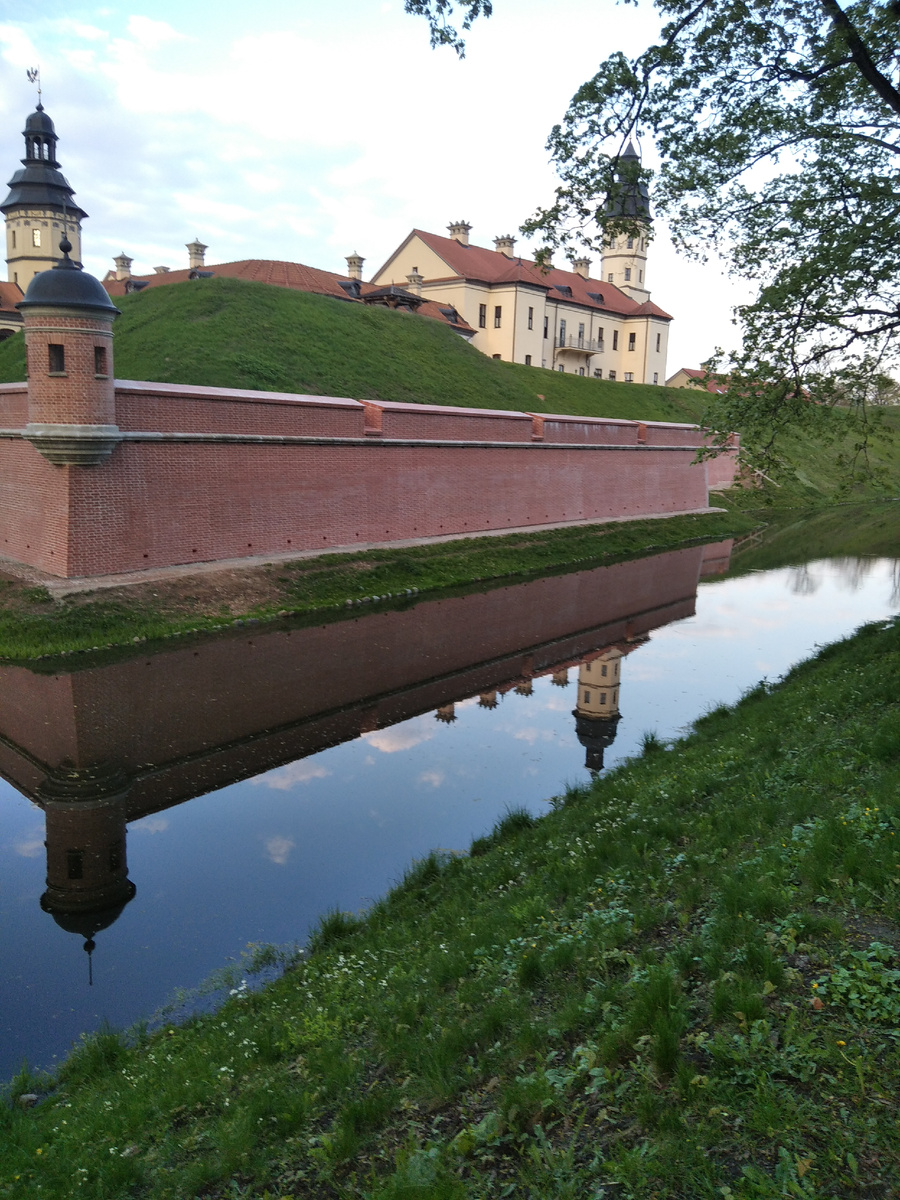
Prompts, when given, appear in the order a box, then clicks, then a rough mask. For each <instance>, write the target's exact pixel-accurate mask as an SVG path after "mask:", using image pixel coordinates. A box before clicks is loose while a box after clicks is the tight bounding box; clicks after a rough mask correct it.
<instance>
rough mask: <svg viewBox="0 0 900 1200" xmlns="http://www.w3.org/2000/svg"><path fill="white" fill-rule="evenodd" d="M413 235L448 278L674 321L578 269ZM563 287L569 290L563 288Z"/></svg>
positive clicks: (435, 236)
mask: <svg viewBox="0 0 900 1200" xmlns="http://www.w3.org/2000/svg"><path fill="white" fill-rule="evenodd" d="M410 236H415V237H418V238H420V239H421V240H422V241H423V242H424V243H425V245H426V246H428V248H429V249H430V250H433V251H434V253H435V254H437V255H438V256H439V257H440V258H441V259H443V261H444V262H445V263H446V264H447V266H448V267H449V268H450V270H451V272H453V274H452V275H451V276H449V278H454V279H472V280H475V279H477V280H481V281H482V282H484V283H489V284H503V283H523V284H528V285H530V286H532V287H536V288H540V289H542V290H543V291H545V292H546V293H547V297H548V299H550V300H565V301H568V302H569V303H572V304H578V305H580V306H581V307H583V308H592V309H596V310H598V311H600V312H611V313H618V314H620V315H622V316H624V317H644V316H653V317H660V318H661V319H663V320H666V321H671V320H672V317H671V315H670V314H669V313H667V312H666V311H665V310H664V309H662V308H660V307H659V305H657V304H654V303H653V302H652V301H650V300H647V301H645V302H644V303H643V304H639V303H638V302H637V301H636V300H633V299H632V298H631V296H629V295H627V294H626V293H625V292H623V291H620V289H619V288H617V287H616V286H615V284H612V283H604V282H603V281H602V280H600V279H585V278H584V276H582V275H579V274H578V272H577V271H562V270H560V269H559V268H558V267H551V268H550V269H549V270H546V271H545V270H542V269H541V268H540V267H539V266H537V264H536V263H534V262H532V261H531V260H530V259H526V258H508V257H507V256H506V255H505V254H502V253H501V252H500V251H499V250H488V249H487V248H486V247H485V246H471V245H470V246H464V245H463V244H462V243H461V242H458V241H457V240H456V238H448V237H441V236H440V235H439V234H436V233H426V232H425V231H424V230H422V229H414V230H413V232H412V234H411V235H410ZM382 269H383V268H382ZM430 282H437V281H433V280H429V283H430ZM563 288H566V289H568V291H562V290H560V289H563ZM598 297H600V298H599V299H598Z"/></svg>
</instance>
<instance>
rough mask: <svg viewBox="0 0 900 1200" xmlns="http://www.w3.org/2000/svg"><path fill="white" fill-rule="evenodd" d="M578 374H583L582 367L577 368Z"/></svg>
mask: <svg viewBox="0 0 900 1200" xmlns="http://www.w3.org/2000/svg"><path fill="white" fill-rule="evenodd" d="M578 374H579V375H583V374H584V367H579V368H578Z"/></svg>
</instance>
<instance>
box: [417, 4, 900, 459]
mask: <svg viewBox="0 0 900 1200" xmlns="http://www.w3.org/2000/svg"><path fill="white" fill-rule="evenodd" d="M654 4H655V7H656V9H657V11H658V12H659V14H660V16H661V18H662V21H663V28H662V32H661V35H660V39H659V42H658V44H656V45H654V46H651V47H649V48H648V49H647V50H646V51H645V52H644V53H643V54H641V55H640V56H639V57H638V58H636V59H635V60H633V61H629V60H628V59H627V58H626V57H625V56H624V55H622V54H613V55H612V56H611V57H610V58H608V59H607V60H606V61H605V62H603V63H601V65H600V67H599V69H598V71H597V73H596V74H595V75H594V77H593V78H592V79H590V80H588V81H587V82H586V83H584V84H583V85H582V86H581V87H580V88H579V89H578V91H577V92H576V93H575V96H574V97H573V99H572V102H571V104H570V107H569V110H568V112H567V113H566V115H565V117H564V119H563V120H562V122H561V123H560V124H559V125H557V126H556V127H555V128H554V129H553V130H552V132H551V134H550V139H549V142H548V148H549V149H550V150H551V151H552V155H553V159H554V160H555V163H556V166H557V169H558V172H559V175H560V185H559V187H558V188H557V191H556V197H555V200H554V202H553V204H552V205H550V206H549V207H548V208H545V209H540V210H539V211H538V212H537V214H536V215H535V216H534V217H533V218H532V219H531V220H529V221H527V222H526V223H525V225H524V226H523V231H525V232H528V233H539V234H541V235H542V236H543V238H544V239H545V241H546V244H547V245H548V247H563V248H565V247H567V246H569V245H570V244H572V243H573V242H575V241H582V242H586V243H587V244H588V245H593V246H595V247H596V246H597V245H598V244H600V243H602V241H603V240H604V238H605V237H607V236H608V235H609V234H610V233H611V232H621V231H622V227H623V225H622V219H621V218H620V217H618V216H615V215H614V214H615V213H616V212H617V211H620V210H621V208H622V206H621V205H619V206H617V205H615V204H614V203H613V204H610V197H614V196H615V194H616V188H617V187H618V188H621V187H622V186H633V185H634V184H635V183H636V182H638V181H639V179H643V180H645V181H649V182H650V183H651V187H652V200H653V204H654V208H655V212H657V213H660V214H662V215H664V216H665V217H666V219H667V221H668V224H669V228H670V230H671V232H672V236H673V238H674V240H675V242H676V245H677V246H679V248H681V249H682V250H683V251H685V252H687V253H688V254H689V255H692V256H694V257H698V258H701V259H702V258H703V257H704V256H705V255H706V254H707V253H708V252H709V251H711V250H712V251H715V252H717V253H718V254H720V255H721V256H722V257H723V258H724V259H725V260H726V261H727V262H728V264H729V266H730V268H731V270H732V271H733V272H734V273H735V274H739V275H741V276H743V277H744V278H747V279H750V280H753V281H755V282H756V285H757V294H756V298H755V299H754V300H753V302H752V303H750V304H748V305H745V306H743V307H742V308H741V309H740V310H739V316H740V318H741V322H742V326H743V335H744V342H743V349H742V351H741V352H740V353H739V354H738V355H737V357H736V359H735V360H734V361H733V362H732V363H731V365H730V367H729V371H728V374H729V379H730V381H731V387H730V388H729V391H728V393H727V395H726V396H725V397H723V400H722V401H721V402H720V405H719V408H720V411H719V413H718V414H716V419H717V421H719V422H720V423H719V427H720V428H721V427H727V425H728V423H729V422H731V423H732V426H733V424H735V423H739V424H740V425H741V427H742V428H743V429H744V430H745V432H751V433H752V434H753V435H755V438H756V440H757V442H758V443H760V444H762V445H767V444H771V440H772V437H773V435H774V433H775V432H777V431H778V430H779V429H780V428H782V427H783V426H784V425H786V424H794V423H796V422H797V421H798V420H802V419H814V418H815V415H816V413H815V409H816V408H817V406H816V405H811V404H810V403H809V397H810V396H812V397H814V398H815V399H817V400H819V401H821V402H823V403H825V404H828V403H831V402H834V401H836V400H837V399H838V398H841V399H842V400H843V402H846V399H847V397H848V396H851V397H854V396H855V397H856V398H857V407H858V411H859V414H860V415H861V417H862V418H863V420H865V419H866V395H867V393H869V394H870V393H871V388H870V387H867V386H866V381H867V380H869V379H870V378H871V376H872V375H874V374H879V373H882V374H883V373H884V372H885V371H886V370H888V369H890V368H891V366H892V365H894V364H895V363H896V360H897V357H898V350H900V339H898V333H900V91H898V83H900V0H860V2H857V3H838V0H654ZM407 9H408V11H414V12H419V13H421V14H423V15H425V16H426V17H427V19H429V21H430V22H431V28H432V42H433V43H435V44H436V43H438V42H441V43H444V44H449V45H451V46H454V47H455V48H456V49H457V51H460V50H461V48H462V44H463V38H462V34H461V33H460V32H458V31H457V30H456V29H455V28H454V27H453V26H452V25H451V24H450V21H451V19H452V18H453V17H454V12H458V13H460V14H462V16H463V18H464V21H463V26H462V28H463V30H465V29H467V28H469V26H470V25H471V22H472V20H474V19H475V18H476V17H477V16H479V15H490V5H489V4H485V3H483V0H457V3H456V4H453V3H451V0H407ZM642 134H644V135H646V134H649V135H650V136H652V138H653V141H654V143H655V146H656V149H657V151H658V154H659V158H660V162H661V165H660V168H659V170H658V171H657V172H656V173H655V174H654V175H653V177H652V179H651V173H650V172H649V171H646V170H644V169H642V168H640V167H634V168H633V171H632V177H629V176H628V174H627V171H626V173H625V175H624V176H623V169H622V162H621V156H622V154H623V152H624V149H625V146H626V145H627V142H628V140H629V139H631V138H636V137H638V136H640V135H642ZM611 214H613V215H611Z"/></svg>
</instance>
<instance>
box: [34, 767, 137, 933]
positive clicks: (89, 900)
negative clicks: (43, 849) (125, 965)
mask: <svg viewBox="0 0 900 1200" xmlns="http://www.w3.org/2000/svg"><path fill="white" fill-rule="evenodd" d="M127 791H128V781H127V779H126V778H125V776H124V775H123V774H122V773H121V772H120V771H117V770H115V769H110V768H103V767H95V768H87V769H79V770H76V769H74V768H69V769H67V768H65V767H62V768H60V769H59V770H58V771H56V772H55V773H54V774H53V775H50V776H48V777H47V779H46V780H45V781H44V782H43V784H41V787H40V788H39V790H38V798H39V800H40V801H41V802H42V804H43V807H44V812H45V814H46V819H47V842H46V845H47V890H46V891H45V892H44V894H43V896H41V908H42V909H43V910H44V912H47V913H50V915H51V916H52V917H53V919H54V921H55V922H56V923H57V925H59V927H60V928H61V929H65V930H66V932H67V933H77V934H80V936H81V937H83V938H84V939H85V943H84V948H85V950H86V951H87V952H88V955H90V953H91V951H92V950H93V949H94V935H95V934H96V933H99V932H100V930H101V929H108V928H109V926H110V925H112V923H113V922H114V921H115V920H116V919H117V917H118V916H119V914H120V913H121V912H122V909H123V908H124V907H125V905H126V904H127V903H128V901H129V900H131V898H132V897H133V896H134V894H135V891H136V890H137V889H136V888H135V886H134V884H133V883H132V882H131V880H130V879H129V878H128V863H127V860H126V855H125V805H124V803H123V801H124V799H125V796H126V794H127Z"/></svg>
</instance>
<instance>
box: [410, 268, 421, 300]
mask: <svg viewBox="0 0 900 1200" xmlns="http://www.w3.org/2000/svg"><path fill="white" fill-rule="evenodd" d="M406 282H407V283H408V284H409V290H410V291H411V292H414V293H415V295H417V296H421V295H422V284H423V283H424V282H425V276H424V275H420V274H419V268H418V267H413V269H412V271H411V272H410V273H409V275H407V277H406Z"/></svg>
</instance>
